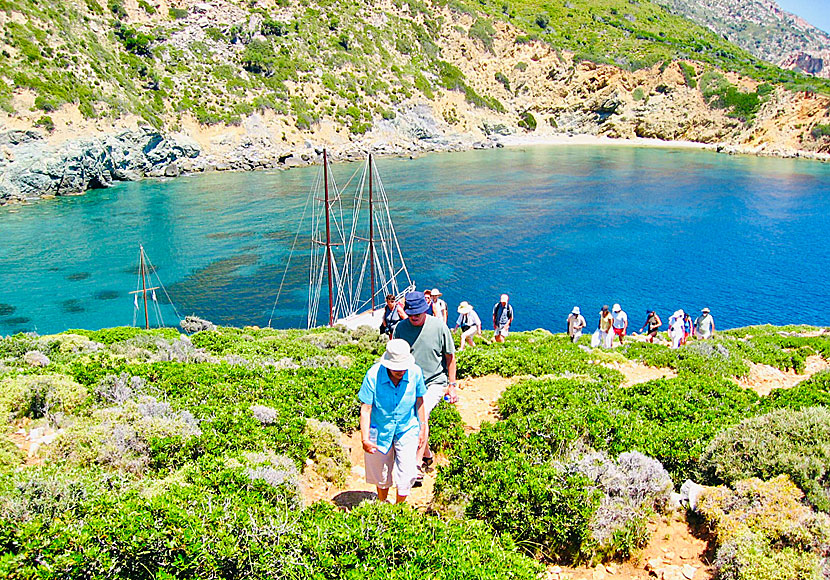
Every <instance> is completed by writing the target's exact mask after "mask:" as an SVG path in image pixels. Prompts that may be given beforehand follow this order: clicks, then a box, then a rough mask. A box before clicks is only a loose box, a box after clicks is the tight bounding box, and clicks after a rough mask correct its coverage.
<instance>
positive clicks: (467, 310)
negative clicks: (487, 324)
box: [453, 301, 481, 350]
mask: <svg viewBox="0 0 830 580" xmlns="http://www.w3.org/2000/svg"><path fill="white" fill-rule="evenodd" d="M459 326H460V327H461V345H460V346H459V347H458V350H464V348H465V347H466V346H467V344H469V345H470V346H475V345H476V343H475V342H473V335H475V334H481V318H479V317H478V314H477V313H476V311H475V310H474V309H473V307H472V305H471V304H470V303H469V302H466V301H465V302H462V303H461V304H459V305H458V320H456V321H455V328H453V330H455V329H457V328H458V327H459Z"/></svg>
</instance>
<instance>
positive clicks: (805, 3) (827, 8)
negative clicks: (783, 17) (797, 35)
mask: <svg viewBox="0 0 830 580" xmlns="http://www.w3.org/2000/svg"><path fill="white" fill-rule="evenodd" d="M776 2H777V3H778V5H779V6H780V7H781V8H783V9H784V10H786V11H787V12H792V13H793V14H796V15H797V16H801V17H802V18H803V19H804V20H806V21H807V22H809V23H810V24H812V25H813V26H816V27H818V28H821V29H822V30H823V31H825V32H827V33H830V0H776Z"/></svg>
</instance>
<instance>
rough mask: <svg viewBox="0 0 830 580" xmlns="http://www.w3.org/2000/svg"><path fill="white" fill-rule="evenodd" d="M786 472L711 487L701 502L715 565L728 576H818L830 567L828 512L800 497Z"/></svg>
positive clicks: (765, 579) (748, 579)
mask: <svg viewBox="0 0 830 580" xmlns="http://www.w3.org/2000/svg"><path fill="white" fill-rule="evenodd" d="M803 498H804V495H803V494H802V493H801V491H800V490H799V489H798V488H797V487H796V486H795V485H794V484H793V483H792V481H791V480H790V479H789V477H787V476H786V475H782V476H779V477H776V478H774V479H771V480H769V481H766V482H765V481H762V480H760V479H755V478H753V479H747V480H743V481H739V482H737V483H735V486H734V490H732V489H729V488H726V487H716V488H707V489H706V490H704V492H703V493H702V494H701V496H700V497H699V499H698V502H697V509H698V510H699V511H700V513H702V514H703V516H704V517H705V518H706V520H707V522H708V523H709V525H710V527H711V529H712V530H713V531H714V533H715V535H716V543H717V553H716V557H715V567H716V568H717V570H718V577H719V578H722V579H725V580H789V579H792V578H817V577H819V573H820V572H819V568H820V567H821V566H822V564H823V565H824V568H825V570H824V572H825V574H826V573H827V572H830V566H828V565H827V560H826V557H827V556H828V555H829V554H830V517H828V516H827V514H823V513H816V512H814V511H813V510H812V509H810V508H809V507H808V506H805V505H804V503H803V502H802V500H803Z"/></svg>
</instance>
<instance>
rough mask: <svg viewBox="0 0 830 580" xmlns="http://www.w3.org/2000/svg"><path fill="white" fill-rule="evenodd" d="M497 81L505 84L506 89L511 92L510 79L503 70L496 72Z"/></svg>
mask: <svg viewBox="0 0 830 580" xmlns="http://www.w3.org/2000/svg"><path fill="white" fill-rule="evenodd" d="M496 81H497V82H500V83H501V84H502V85H504V90H506V91H507V92H510V79H508V78H507V76H506V75H505V74H504V73H503V72H497V73H496Z"/></svg>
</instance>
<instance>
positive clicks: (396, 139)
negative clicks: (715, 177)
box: [0, 110, 830, 205]
mask: <svg viewBox="0 0 830 580" xmlns="http://www.w3.org/2000/svg"><path fill="white" fill-rule="evenodd" d="M425 113H426V112H425V111H417V110H414V111H410V115H408V116H407V115H402V116H400V117H399V118H398V119H396V121H395V122H394V123H387V124H386V126H383V125H381V126H380V127H378V128H377V130H375V131H372V132H371V133H370V134H369V135H367V136H365V137H364V138H363V139H361V140H359V141H347V142H344V143H334V144H329V145H327V147H328V151H329V155H330V158H331V159H332V161H356V160H359V159H362V158H363V156H364V155H365V152H366V151H369V150H371V151H372V152H373V153H375V154H376V155H381V156H414V155H422V154H426V153H432V152H448V151H464V150H471V149H490V148H496V147H515V146H522V147H524V146H536V145H596V146H619V145H630V146H640V147H683V148H698V149H707V150H711V151H716V152H719V153H727V154H749V155H758V156H772V157H782V158H805V159H813V160H818V161H824V162H828V161H830V154H827V153H819V152H812V151H803V150H797V149H790V148H785V147H782V148H772V149H770V148H759V147H751V146H746V145H733V144H725V143H698V142H693V141H668V140H665V141H664V140H660V139H654V138H640V137H637V138H632V139H626V138H613V137H607V136H598V135H596V134H574V133H572V132H568V133H549V134H545V135H530V134H527V135H520V134H519V135H517V134H493V135H489V136H486V137H485V138H484V139H479V140H476V139H475V137H474V136H472V135H462V134H451V135H447V134H444V133H443V132H441V131H440V129H439V127H438V126H437V124H436V123H434V122H433V123H430V122H429V121H430V118H429V117H430V115H428V114H425ZM254 117H255V116H254ZM254 122H256V120H254ZM247 133H248V135H249V136H247V137H246V138H245V139H243V140H242V141H241V143H239V145H238V146H237V147H235V148H233V149H232V150H231V151H225V152H222V153H213V152H210V151H206V150H205V148H203V147H202V146H201V145H200V144H199V143H198V142H197V141H196V140H194V139H193V138H191V137H190V136H188V135H186V134H183V133H163V132H161V131H158V130H155V129H152V128H149V127H139V128H137V129H129V130H121V131H117V132H113V133H104V134H101V135H99V136H93V137H81V138H73V139H68V140H66V141H64V142H63V143H61V144H57V145H54V144H50V143H49V142H48V140H47V135H46V134H45V132H44V131H40V130H37V129H32V130H26V131H23V130H12V131H7V132H5V133H0V205H7V204H20V203H28V202H33V201H37V200H39V199H49V198H53V197H57V196H63V195H79V194H83V193H85V192H86V191H88V190H90V189H99V188H106V187H111V186H112V185H113V184H114V183H116V182H119V181H138V180H140V179H144V178H174V177H179V176H181V175H192V174H197V173H204V172H211V171H255V170H264V169H289V168H291V167H301V166H306V165H311V164H315V163H319V162H320V157H321V154H322V145H314V144H312V143H311V142H310V141H305V143H304V144H303V145H302V146H299V147H298V146H296V145H294V146H292V145H286V146H284V147H275V146H274V144H273V142H271V141H270V140H269V139H257V138H256V135H255V132H254V134H253V135H250V134H251V131H247Z"/></svg>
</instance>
